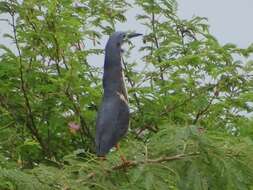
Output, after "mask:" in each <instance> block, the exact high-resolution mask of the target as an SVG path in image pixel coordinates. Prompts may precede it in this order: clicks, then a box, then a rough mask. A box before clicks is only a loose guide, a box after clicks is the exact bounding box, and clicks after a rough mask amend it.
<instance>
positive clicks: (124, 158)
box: [115, 143, 130, 166]
mask: <svg viewBox="0 0 253 190" xmlns="http://www.w3.org/2000/svg"><path fill="white" fill-rule="evenodd" d="M115 148H116V150H117V151H119V154H120V159H121V161H122V162H123V165H125V166H127V165H129V164H130V161H129V160H127V159H126V157H125V156H124V155H123V154H122V153H121V151H120V148H119V144H118V143H117V144H116V145H115Z"/></svg>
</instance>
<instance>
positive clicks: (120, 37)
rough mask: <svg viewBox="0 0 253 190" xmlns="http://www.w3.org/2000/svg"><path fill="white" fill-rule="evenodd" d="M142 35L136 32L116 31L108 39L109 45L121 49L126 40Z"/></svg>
mask: <svg viewBox="0 0 253 190" xmlns="http://www.w3.org/2000/svg"><path fill="white" fill-rule="evenodd" d="M141 35H142V34H139V33H135V32H114V33H113V34H112V35H111V37H110V39H109V40H108V43H107V47H108V46H110V47H111V48H119V49H121V46H122V44H123V43H124V42H126V41H127V40H129V39H130V38H134V37H137V36H141Z"/></svg>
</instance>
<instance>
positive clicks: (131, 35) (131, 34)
mask: <svg viewBox="0 0 253 190" xmlns="http://www.w3.org/2000/svg"><path fill="white" fill-rule="evenodd" d="M137 36H142V34H140V33H130V34H128V35H127V38H129V39H130V38H134V37H137Z"/></svg>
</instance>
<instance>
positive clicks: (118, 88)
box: [95, 32, 141, 156]
mask: <svg viewBox="0 0 253 190" xmlns="http://www.w3.org/2000/svg"><path fill="white" fill-rule="evenodd" d="M139 35H141V34H137V33H131V34H127V33H125V32H115V33H113V34H112V35H111V37H110V38H109V40H108V42H107V44H106V47H105V62H104V75H103V88H104V96H103V99H102V103H101V106H100V109H99V112H98V116H97V123H96V139H95V141H96V153H97V155H98V156H105V155H106V154H107V153H108V152H109V151H110V149H111V148H112V147H113V146H115V145H116V144H117V143H118V141H119V140H120V139H121V138H122V137H123V136H124V135H125V134H126V132H127V129H128V125H129V107H128V97H127V91H126V87H125V83H124V73H123V68H122V64H121V52H122V50H121V45H122V44H123V42H124V40H125V39H126V38H132V37H135V36H139Z"/></svg>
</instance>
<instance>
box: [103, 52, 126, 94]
mask: <svg viewBox="0 0 253 190" xmlns="http://www.w3.org/2000/svg"><path fill="white" fill-rule="evenodd" d="M109 52H110V53H109ZM109 52H106V55H105V64H104V76H103V87H104V95H105V96H111V95H113V94H117V93H121V94H123V95H124V96H125V98H126V99H127V93H126V92H127V91H126V87H125V82H124V73H123V68H122V63H121V55H120V52H115V51H114V52H113V51H109Z"/></svg>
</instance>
